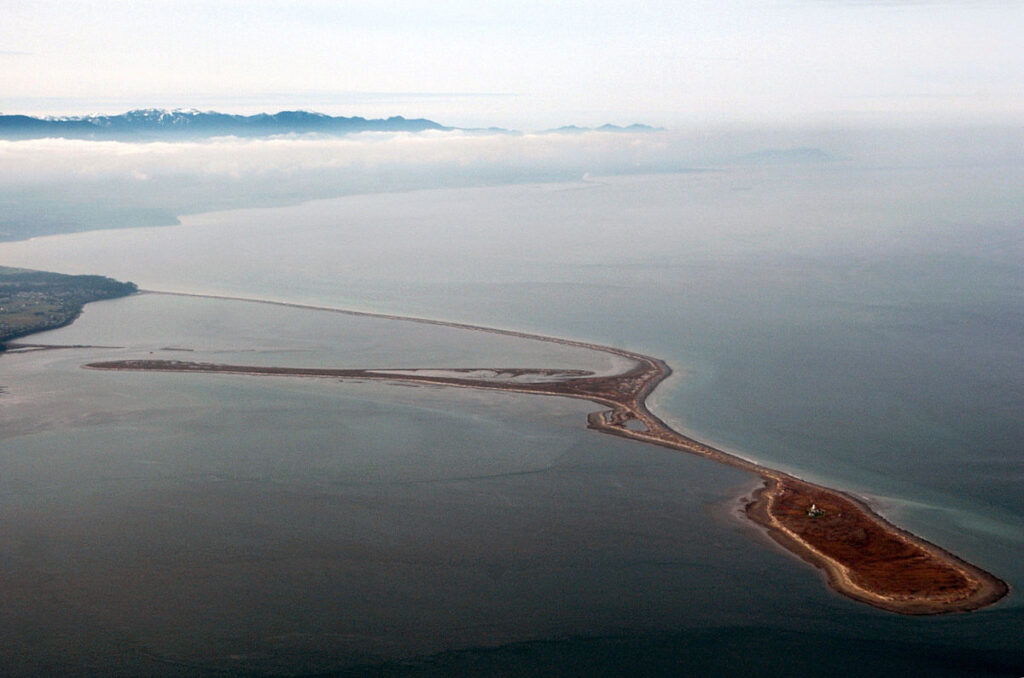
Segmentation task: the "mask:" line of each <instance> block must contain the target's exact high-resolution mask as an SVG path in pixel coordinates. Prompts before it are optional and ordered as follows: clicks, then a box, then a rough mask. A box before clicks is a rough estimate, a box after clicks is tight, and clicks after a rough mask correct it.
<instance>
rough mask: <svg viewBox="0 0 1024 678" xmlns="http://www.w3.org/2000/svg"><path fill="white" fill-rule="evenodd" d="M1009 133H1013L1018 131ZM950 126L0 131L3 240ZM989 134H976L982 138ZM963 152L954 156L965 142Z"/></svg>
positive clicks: (718, 157)
mask: <svg viewBox="0 0 1024 678" xmlns="http://www.w3.org/2000/svg"><path fill="white" fill-rule="evenodd" d="M986 134H987V136H985V135H977V134H974V133H966V132H965V133H963V134H961V135H960V136H959V137H956V138H955V139H953V142H956V144H959V145H958V148H961V151H962V149H963V148H975V150H977V152H978V153H982V154H985V155H986V157H991V156H992V155H993V154H995V155H998V154H999V153H1003V154H1004V155H1006V157H1007V158H1010V159H1011V160H1012V161H1019V159H1020V157H1021V156H1024V153H1022V151H1021V149H1020V145H1019V143H1018V144H1017V145H1015V146H1012V147H1008V146H1007V145H1006V143H1005V142H1002V141H999V140H1000V139H1004V138H1005V137H1006V136H1007V135H1006V134H1005V133H1004V134H995V133H991V132H989V133H986ZM1015 138H1020V137H1019V136H1017V137H1015ZM935 139H941V140H942V144H939V145H940V146H944V147H948V146H949V145H950V143H952V142H951V141H950V139H951V137H950V136H949V135H948V134H947V135H937V134H933V135H932V136H927V135H925V136H922V135H921V134H917V135H916V136H915V135H909V136H908V133H906V132H898V131H895V132H892V131H891V132H871V133H864V132H861V133H858V134H851V133H849V132H837V131H827V130H826V131H821V130H817V131H815V130H810V131H806V130H805V131H801V132H793V131H785V130H781V131H780V130H775V131H767V132H766V131H763V130H761V131H759V130H728V131H716V132H713V133H712V132H707V131H697V130H694V131H687V132H657V133H635V134H633V133H607V132H585V133H581V134H522V135H515V134H473V133H466V132H425V133H419V134H409V133H363V134H356V135H350V136H346V137H340V138H339V137H329V138H328V137H316V136H286V137H272V138H261V139H240V138H233V137H225V138H217V139H211V140H206V141H196V142H180V143H166V142H151V143H124V142H116V141H82V140H68V139H36V140H26V141H0V205H3V207H4V209H3V210H2V212H0V239H7V240H11V239H20V238H26V237H31V236H34V235H40V234H45V233H55V232H67V231H77V230H88V229H95V228H117V227H130V226H140V225H157V224H168V223H174V222H175V221H176V217H177V216H178V215H181V214H188V213H195V212H202V211H209V210H215V209H225V208H235V207H245V206H264V205H273V204H283V203H289V202H299V201H303V200H309V199H315V198H326V197H335V196H342V195H349V194H356V193H374V192H385V191H405V190H414V189H420V188H439V187H463V186H477V185H494V184H506V183H521V182H541V181H562V180H576V179H580V178H582V177H584V176H587V175H590V176H601V175H620V174H630V173H658V172H679V171H687V170H693V169H714V168H715V167H718V166H722V165H730V164H756V165H765V164H769V165H770V164H786V163H794V162H802V163H806V162H851V161H858V160H859V161H863V160H864V158H871V159H872V161H874V162H895V161H899V162H905V161H907V158H910V157H913V158H916V159H917V160H916V161H920V159H921V158H923V157H931V158H943V159H944V160H942V161H943V162H945V161H948V158H949V157H950V154H949V153H948V152H946V153H943V152H942V149H940V148H939V147H938V146H937V145H936V144H935V143H934V140H935ZM981 139H984V140H985V143H980V141H979V140H981ZM961 155H962V153H961Z"/></svg>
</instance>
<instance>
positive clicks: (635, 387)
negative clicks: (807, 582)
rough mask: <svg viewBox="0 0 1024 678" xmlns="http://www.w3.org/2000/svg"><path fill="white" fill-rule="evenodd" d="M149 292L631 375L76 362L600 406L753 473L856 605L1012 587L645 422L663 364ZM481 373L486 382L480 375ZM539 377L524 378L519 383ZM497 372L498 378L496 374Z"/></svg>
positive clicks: (620, 419) (840, 498)
mask: <svg viewBox="0 0 1024 678" xmlns="http://www.w3.org/2000/svg"><path fill="white" fill-rule="evenodd" d="M144 292H145V293H150V294H166V295H170V296H183V297H195V298H205V299H221V300H227V301H239V302H248V303H262V304H270V305H277V306H285V307H291V308H302V309H308V310H316V311H326V312H333V313H342V314H345V315H353V316H361V317H371V318H380V319H389V320H396V321H404V322H416V323H421V324H430V325H438V326H444V327H451V328H457V329H465V330H469V331H476V332H487V333H491V334H499V335H504V336H512V337H517V338H522V339H530V340H535V341H546V342H550V343H557V344H562V345H566V346H573V347H577V348H583V349H588V350H593V351H598V352H603V353H607V354H611V355H614V356H618V357H620V358H626V359H628V360H629V361H631V363H632V367H630V368H628V369H625V370H624V371H622V372H620V373H618V374H612V375H602V376H596V375H593V374H592V373H585V372H580V371H571V370H552V369H529V368H496V367H482V368H481V367H473V368H459V369H452V368H443V369H440V370H439V368H430V367H423V368H402V369H401V370H397V369H396V368H386V367H385V368H378V369H329V368H308V369H307V368H287V367H257V366H246V365H224V364H213V363H197V362H188V361H177V360H170V361H168V360H122V361H108V362H97V363H90V364H87V365H84V366H83V367H85V368H87V369H102V370H131V371H148V372H154V371H162V372H201V373H216V374H236V375H249V376H290V377H307V378H308V377H317V378H336V379H358V380H374V381H385V382H393V383H417V384H425V385H435V386H446V387H460V388H475V389H483V390H504V391H513V392H518V393H525V394H532V395H547V396H560V397H569V398H576V399H583V400H588V401H590V402H593V403H596V404H598V405H601V406H602V407H605V408H608V409H605V410H600V411H596V412H592V413H590V414H589V415H588V417H587V427H588V428H591V429H593V430H596V431H598V432H601V433H606V434H610V435H616V436H619V437H623V438H627V439H630V440H636V441H638V442H645V443H648V444H653V445H658V446H660V447H665V448H669V449H673V450H676V451H681V452H687V453H690V454H695V455H698V456H703V457H707V458H709V459H711V460H713V461H716V462H718V463H721V464H725V465H728V466H731V467H734V468H737V469H739V470H743V471H746V472H749V473H752V474H754V475H757V476H758V477H759V478H760V479H761V481H762V483H763V484H762V486H761V487H760V488H759V489H758V490H757V491H756V492H754V493H753V496H752V498H751V500H750V501H749V503H747V505H746V507H745V509H744V512H745V514H746V516H747V517H748V518H749V519H750V520H751V521H752V522H754V523H755V524H756V525H758V526H760V527H761V528H762V529H764V531H765V532H766V533H767V534H768V535H769V536H770V537H771V538H772V539H773V540H774V541H775V542H776V543H777V544H779V545H780V546H782V547H783V548H785V549H786V550H787V551H789V552H790V553H792V554H793V555H795V556H797V557H799V558H800V559H802V560H804V561H805V562H808V563H810V564H812V565H814V566H815V567H816V568H819V569H820V570H822V571H823V572H824V573H825V575H826V577H827V581H828V585H829V586H830V587H831V588H832V589H833V590H835V591H837V592H839V593H842V594H843V595H846V596H847V597H849V598H852V599H853V600H856V601H859V602H862V603H866V604H868V605H872V606H874V607H878V608H881V609H884V610H887V611H890V612H896V613H900V614H910V615H926V614H942V613H949V612H966V611H970V610H975V609H978V608H981V607H985V606H987V605H990V604H992V603H994V602H996V601H998V600H1000V599H1001V598H1003V597H1004V596H1005V595H1006V594H1007V593H1008V591H1009V587H1008V586H1007V585H1006V583H1005V582H1003V581H1002V580H1000V579H999V578H997V577H995V576H994V575H992V574H990V573H988V572H986V571H984V570H982V569H981V568H978V567H976V566H974V565H971V564H970V563H967V562H966V561H964V560H962V559H960V558H958V557H957V556H955V555H953V554H952V553H950V552H948V551H946V550H945V549H942V548H941V547H939V546H936V545H934V544H931V543H930V542H928V541H926V540H925V539H923V538H921V537H918V536H916V535H914V534H912V533H910V532H908V531H906V530H903V529H901V528H899V527H897V526H895V525H893V524H892V523H890V522H888V521H887V520H885V519H884V518H883V517H882V516H880V515H879V514H877V513H876V512H875V511H874V510H872V509H871V508H870V507H869V506H868V505H867V504H866V503H865V502H864V501H862V500H860V499H858V498H856V497H853V496H851V495H849V494H848V493H846V492H843V491H840V490H834V489H831V488H828V487H824V486H822V485H817V484H814V483H810V482H807V481H804V480H801V479H799V478H797V477H796V476H793V475H790V474H788V473H785V472H782V471H778V470H775V469H772V468H769V467H767V466H764V465H762V464H759V463H755V462H752V461H749V460H747V459H743V458H741V457H739V456H736V455H733V454H730V453H727V452H724V451H722V450H720V449H717V448H714V447H712V446H710V445H706V444H704V443H701V442H700V441H698V440H696V439H694V438H690V437H688V436H686V435H684V434H682V433H680V432H679V431H677V430H675V429H674V428H672V427H671V426H669V425H668V424H667V423H666V422H665V421H663V420H662V419H661V418H659V417H658V416H656V415H655V414H653V413H652V412H651V411H650V410H649V409H648V407H647V404H646V400H647V398H648V396H650V394H651V393H652V392H654V391H655V389H656V388H657V386H658V385H659V384H660V383H661V382H663V381H664V380H665V379H667V378H668V377H669V376H670V375H671V374H672V369H671V367H669V365H668V364H667V363H665V362H664V361H662V360H660V359H658V358H654V357H651V356H647V355H644V354H641V353H636V352H633V351H629V350H625V349H619V348H615V347H611V346H602V345H600V344H594V343H590V342H584V341H577V340H571V339H563V338H559V337H549V336H545V335H539V334H532V333H528V332H520V331H516V330H506V329H500V328H492V327H482V326H476V325H470V324H466V323H459V322H447V321H443V320H434V319H429V318H417V317H407V316H400V315H393V314H383V313H373V312H368V311H354V310H347V309H338V308H331V307H325V306H316V305H311V304H293V303H288V302H282V301H271V300H260V299H252V298H245V297H232V296H226V295H204V294H187V293H176V292H157V291H144ZM482 372H489V373H490V374H489V375H488V376H489V377H490V378H480V377H479V376H474V375H479V374H480V373H482ZM531 375H532V376H533V377H535V378H537V379H539V380H537V381H522V378H523V377H524V376H525V377H527V378H529V377H530V376H531ZM502 376H504V377H505V379H502V378H498V377H502Z"/></svg>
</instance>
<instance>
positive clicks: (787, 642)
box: [0, 166, 1024, 676]
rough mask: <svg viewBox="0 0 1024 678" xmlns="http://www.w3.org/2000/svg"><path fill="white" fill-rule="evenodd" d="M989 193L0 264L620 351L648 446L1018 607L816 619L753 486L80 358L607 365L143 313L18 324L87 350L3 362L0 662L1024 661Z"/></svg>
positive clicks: (508, 416) (63, 665)
mask: <svg viewBox="0 0 1024 678" xmlns="http://www.w3.org/2000/svg"><path fill="white" fill-rule="evenodd" d="M1022 185H1024V172H1022V171H1021V170H1020V169H1019V168H1014V167H1010V168H1007V167H1002V168H999V169H998V171H996V170H994V169H984V168H977V167H969V168H953V169H950V168H909V169H908V168H903V169H886V168H881V169H879V168H874V169H864V168H860V169H858V168H853V167H842V166H841V167H831V168H827V169H826V168H817V169H814V170H812V171H807V170H804V169H798V168H786V167H775V168H743V169H736V170H730V171H722V172H707V173H695V174H686V175H665V176H650V177H629V178H615V179H608V180H601V181H592V182H581V183H578V184H560V185H537V186H514V187H502V188H487V189H472V190H441V191H424V192H416V193H410V194H402V195H400V196H397V197H396V196H394V195H377V196H365V197H350V198H344V199H339V200H330V201H320V202H314V203H308V204H305V205H299V206H294V207H286V208H275V209H261V210H242V211H233V212H221V213H212V214H204V215H197V216H191V217H185V218H183V224H182V225H181V226H178V227H168V228H157V229H134V230H127V231H109V232H93V233H83V234H76V235H67V236H58V237H53V238H44V239H37V240H33V241H26V242H19V243H3V244H0V262H2V263H4V264H5V265H14V266H28V267H34V268H42V269H49V270H56V271H64V272H97V273H103V274H106V275H111V276H114V277H118V278H121V279H130V280H134V281H135V282H137V283H139V284H140V286H142V287H145V288H149V289H161V290H176V291H185V292H198V293H214V294H229V295H239V296H248V297H258V298H266V299H275V300H284V301H291V302H297V303H311V304H321V305H328V306H337V307H344V308H355V309H362V310H370V311H380V312H386V313H400V314H408V315H415V316H421V317H433V318H441V319H447V320H454V321H462V322H470V323H477V324H482V325H490V326H496V327H505V328H510V329H520V330H525V331H535V332H540V333H543V334H551V335H556V336H563V337H568V338H575V339H581V340H585V341H593V342H597V343H606V344H611V345H615V346H621V347H624V348H630V349H634V350H638V351H642V352H646V353H650V354H652V355H655V356H658V357H661V358H664V359H666V360H667V361H668V362H669V363H670V364H671V365H672V366H673V367H674V368H675V369H676V374H675V375H674V376H673V378H672V379H671V380H670V381H669V382H668V383H667V384H665V385H664V386H663V387H662V388H661V389H660V390H659V392H658V393H656V394H655V396H654V398H653V400H652V403H653V405H654V406H655V408H656V409H657V411H658V412H659V413H660V414H662V415H663V416H665V417H666V418H667V419H669V420H670V421H673V422H675V423H676V425H677V426H679V427H680V428H685V429H686V430H688V431H690V432H692V433H693V434H694V435H696V436H697V437H699V438H701V439H704V440H706V441H708V442H711V443H713V444H717V445H719V446H721V447H724V448H727V449H730V450H733V451H735V452H736V453H738V454H741V455H743V456H747V457H751V458H756V459H758V460H760V461H762V462H764V463H766V464H768V465H772V466H775V467H778V468H784V469H786V470H789V471H792V472H794V473H796V474H798V475H802V476H804V477H808V478H811V479H814V480H818V481H821V482H824V483H827V484H830V485H832V486H835V487H840V488H844V489H848V490H850V491H853V492H855V493H858V494H860V495H862V496H865V497H866V498H867V499H868V500H869V501H871V502H872V503H873V504H874V505H875V506H877V507H878V508H879V510H880V511H882V512H883V513H884V514H885V515H887V516H889V517H890V518H892V519H893V520H894V521H895V522H897V523H898V524H900V525H902V526H904V527H907V528H908V529H911V530H912V531H914V532H917V533H919V534H921V535H923V536H925V537H927V538H929V539H931V540H933V541H935V542H936V543H938V544H940V545H941V546H943V547H945V548H947V549H949V550H952V551H954V552H956V553H957V554H959V555H962V556H963V557H965V558H967V559H969V560H971V561H973V562H975V563H977V564H979V565H981V566H983V567H985V568H987V569H989V570H990V571H992V572H994V573H995V574H997V575H998V576H1000V577H1002V578H1004V579H1006V580H1007V581H1008V582H1009V583H1010V585H1011V587H1012V589H1013V592H1012V593H1011V595H1010V597H1009V598H1008V599H1006V600H1004V601H1003V602H1002V603H1000V604H998V605H996V606H994V607H991V608H988V609H986V610H983V611H979V612H975V613H971V614H967V615H957V616H948V617H934V618H910V617H899V616H895V615H892V614H889V613H885V612H880V611H876V610H873V609H871V608H868V607H866V606H863V605H859V604H856V603H853V602H850V601H847V600H846V599H845V598H842V597H839V596H837V595H835V594H832V593H830V592H829V591H828V590H827V589H826V588H825V586H824V584H823V582H822V579H821V577H820V576H819V575H818V574H817V573H816V572H815V571H814V570H812V569H811V568H810V567H808V566H807V565H805V564H803V563H802V562H801V561H798V560H797V559H795V558H793V557H791V556H789V555H788V554H786V553H785V552H782V551H780V550H779V549H778V548H776V547H775V546H774V545H773V544H772V543H771V542H770V541H769V540H767V539H766V538H765V537H764V536H763V535H761V534H760V533H759V532H758V531H757V530H755V529H753V528H752V527H751V526H750V525H749V524H747V523H745V522H744V521H743V520H742V519H740V518H738V517H737V516H736V510H737V507H738V506H739V505H740V503H739V501H738V498H739V497H741V496H742V495H743V494H745V493H748V492H749V491H750V490H751V489H752V488H753V487H754V486H755V482H754V479H753V478H752V477H750V476H747V475H744V474H741V473H738V472H736V471H735V470H732V469H726V468H721V467H718V466H716V465H714V464H711V463H708V462H706V461H703V460H700V459H697V458H692V457H688V456H686V455H683V454H679V453H674V452H670V451H665V450H659V449H656V448H653V447H645V446H643V445H639V444H637V443H634V442H630V441H625V440H618V439H614V438H610V437H607V436H601V435H598V434H596V433H592V432H589V431H587V430H585V428H584V424H585V416H586V413H587V412H588V411H589V410H590V409H591V408H590V406H589V405H588V404H586V403H580V402H572V401H565V400H557V399H545V398H539V397H530V396H524V395H511V394H487V393H475V392H470V391H464V390H461V389H441V388H410V387H401V386H394V385H385V384H366V383H362V384H361V383H342V382H338V381H334V380H317V379H292V378H251V377H243V376H230V377H228V376H219V377H218V376H211V375H192V374H163V375H161V374H138V373H112V372H95V371H86V370H82V369H80V368H79V366H80V365H81V364H82V363H85V362H88V361H92V360H101V359H118V358H123V357H132V356H149V355H150V353H151V352H152V354H153V355H154V356H155V357H164V358H168V359H183V360H209V361H216V362H235V363H245V364H268V365H277V364H280V365H310V366H313V365H315V366H321V365H322V366H336V367H346V366H352V367H432V366H442V367H449V366H451V367H458V366H465V367H488V366H534V367H537V366H540V367H548V366H566V367H574V368H583V369H595V370H604V369H609V368H610V367H611V366H612V365H611V364H610V361H609V359H608V358H607V357H606V356H602V355H600V354H594V353H591V352H588V351H581V350H576V349H569V348H567V347H559V346H555V345H551V344H544V343H538V342H530V341H522V340H515V339H511V338H505V337H498V336H494V335H486V334H479V333H472V332H466V331H460V330H454V329H450V328H442V327H432V326H425V325H417V324H412V323H403V322H395V321H385V320H380V319H369V318H355V317H351V316H343V315H338V314H331V313H325V312H316V311H311V310H300V309H291V308H283V307H277V306H267V305H260V304H251V303H244V302H230V301H220V300H210V299H194V298H182V297H169V296H162V295H140V296H137V297H133V298H130V299H123V300H117V301H111V302H102V303H97V304H92V305H90V306H88V307H87V309H86V312H85V313H84V314H83V316H82V317H81V318H80V319H79V320H78V321H77V322H76V323H75V324H74V325H72V326H71V327H68V328H64V329H62V330H57V331H54V332H50V333H46V334H43V335H37V336H36V337H34V340H38V341H39V342H41V343H62V344H90V345H97V346H107V347H116V348H80V349H66V350H53V351H43V352H33V353H22V354H10V355H5V356H3V357H2V358H0V386H3V387H4V391H3V393H2V394H0V405H2V408H0V425H2V428H0V465H2V466H0V468H2V469H3V472H2V475H0V510H2V520H3V524H4V534H5V537H4V539H3V540H2V542H0V564H2V568H3V581H4V583H3V587H2V589H3V593H2V595H3V600H4V603H3V605H4V608H3V614H2V615H0V633H2V637H3V648H4V649H3V650H0V672H2V673H4V674H5V675H7V674H10V675H33V674H38V673H40V672H47V671H49V672H51V673H58V674H59V673H80V674H94V675H106V674H109V673H111V672H113V673H121V674H134V675H203V673H202V672H204V671H208V672H210V673H211V675H212V674H214V673H215V672H228V673H229V674H230V673H235V674H254V675H278V674H284V675H296V674H299V675H301V674H313V673H324V672H332V671H341V670H352V671H354V672H357V673H361V672H365V671H367V670H368V669H367V667H369V666H375V667H377V669H375V670H379V672H380V673H383V674H384V675H405V674H412V675H419V674H438V675H444V674H451V673H459V672H462V673H478V674H495V673H504V674H507V675H544V674H546V675H594V674H607V675H619V674H623V673H634V672H639V673H644V672H646V673H647V674H657V675H678V674H683V675H685V674H688V673H689V674H695V675H700V674H704V675H706V674H709V673H710V674H720V675H732V674H736V673H739V672H743V671H745V672H753V673H755V674H761V673H767V672H769V671H770V672H772V673H775V674H783V675H786V674H793V673H797V672H801V673H804V674H805V675H826V674H827V675H884V674H905V675H912V674H922V675H923V674H926V673H927V674H928V675H1006V676H1019V675H1022V673H1024V650H1022V648H1024V601H1022V599H1021V597H1020V595H1019V594H1018V593H1017V592H1018V591H1019V590H1020V589H1021V587H1022V586H1024V559H1022V558H1021V557H1020V554H1021V553H1024V518H1022V516H1024V489H1022V488H1024V445H1022V442H1021V441H1022V440H1024V415H1022V414H1021V413H1022V412H1024V269H1022V264H1021V262H1022V261H1024V245H1022V237H1021V232H1022V227H1024V223H1022V222H1021V214H1024V192H1021V191H1019V187H1020V186H1022ZM169 349H175V350H169ZM181 349H187V351H188V352H184V351H182V350H181Z"/></svg>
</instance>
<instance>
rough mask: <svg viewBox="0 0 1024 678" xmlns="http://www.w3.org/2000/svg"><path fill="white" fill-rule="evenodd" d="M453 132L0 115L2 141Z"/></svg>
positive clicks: (311, 116)
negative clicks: (51, 138)
mask: <svg viewBox="0 0 1024 678" xmlns="http://www.w3.org/2000/svg"><path fill="white" fill-rule="evenodd" d="M447 129H451V128H449V127H445V126H443V125H439V124H438V123H436V122H433V121H432V120H425V119H422V118H417V119H412V120H410V119H407V118H403V117H401V116H395V117H392V118H386V119H366V118H359V117H355V118H344V117H334V116H330V115H324V114H322V113H310V112H307V111H281V112H280V113H273V114H271V113H260V114H258V115H230V114H228V113H215V112H202V111H183V110H176V111H165V110H159V109H143V110H136V111H128V112H127V113H122V114H121V115H89V116H82V117H69V118H33V117H31V116H27V115H0V137H2V138H6V139H38V138H43V137H62V138H68V139H121V138H127V137H131V138H134V139H138V138H150V139H180V138H195V137H215V136H239V137H262V136H272V135H275V134H311V133H320V134H335V135H336V134H350V133H353V132H377V131H384V132H423V131H425V130H447Z"/></svg>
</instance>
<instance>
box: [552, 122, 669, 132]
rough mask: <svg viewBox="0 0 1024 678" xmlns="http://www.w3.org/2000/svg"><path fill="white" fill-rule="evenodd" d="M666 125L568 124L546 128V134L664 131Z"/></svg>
mask: <svg viewBox="0 0 1024 678" xmlns="http://www.w3.org/2000/svg"><path fill="white" fill-rule="evenodd" d="M664 131H665V128H664V127H651V126H650V125H641V124H640V123H634V124H632V125H628V126H626V127H620V126H619V125H601V126H600V127H577V126H576V125H566V126H565V127H556V128H555V129H549V130H544V132H543V133H544V134H583V133H584V132H664Z"/></svg>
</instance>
